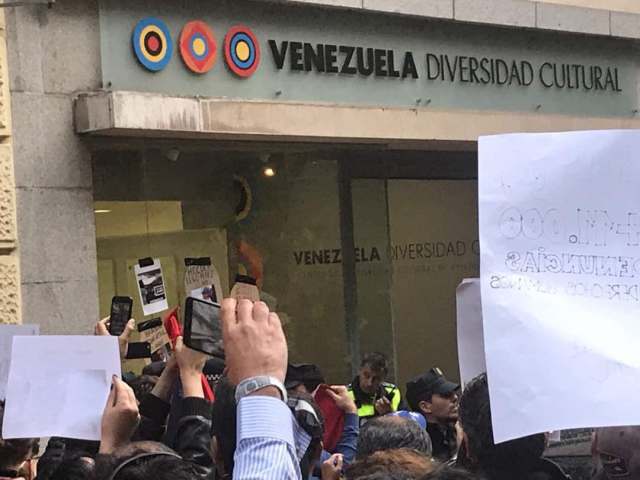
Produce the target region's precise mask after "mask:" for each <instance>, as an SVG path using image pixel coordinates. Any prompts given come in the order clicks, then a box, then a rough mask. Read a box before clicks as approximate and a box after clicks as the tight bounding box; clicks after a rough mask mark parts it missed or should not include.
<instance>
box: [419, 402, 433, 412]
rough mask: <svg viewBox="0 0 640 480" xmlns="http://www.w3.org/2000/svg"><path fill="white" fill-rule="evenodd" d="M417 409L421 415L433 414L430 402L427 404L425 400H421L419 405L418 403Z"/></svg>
mask: <svg viewBox="0 0 640 480" xmlns="http://www.w3.org/2000/svg"><path fill="white" fill-rule="evenodd" d="M418 408H419V409H420V411H421V412H422V413H425V414H427V413H428V414H431V413H433V409H432V406H431V402H427V401H426V400H422V401H421V402H420V403H418Z"/></svg>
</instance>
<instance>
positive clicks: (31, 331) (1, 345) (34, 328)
mask: <svg viewBox="0 0 640 480" xmlns="http://www.w3.org/2000/svg"><path fill="white" fill-rule="evenodd" d="M39 333H40V326H39V325H0V400H4V398H5V396H6V389H7V380H8V379H9V365H10V364H11V346H12V344H13V337H15V336H16V335H38V334H39Z"/></svg>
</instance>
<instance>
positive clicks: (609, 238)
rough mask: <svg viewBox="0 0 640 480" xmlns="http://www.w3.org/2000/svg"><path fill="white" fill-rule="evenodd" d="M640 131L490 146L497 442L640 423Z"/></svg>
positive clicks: (482, 164)
mask: <svg viewBox="0 0 640 480" xmlns="http://www.w3.org/2000/svg"><path fill="white" fill-rule="evenodd" d="M639 184H640V132H638V131H593V132H572V133H554V134H523V135H502V136H494V137H482V138H480V140H479V206H480V246H481V273H482V275H481V281H482V313H483V319H484V339H485V353H486V360H487V369H488V376H489V389H490V394H491V412H492V417H493V430H494V437H495V440H496V441H497V442H501V441H505V440H509V439H512V438H516V437H521V436H524V435H528V434H532V433H537V432H544V431H549V430H560V429H567V428H579V427H599V426H607V425H637V424H640V409H638V405H637V398H638V397H640V348H638V345H639V342H640V188H639Z"/></svg>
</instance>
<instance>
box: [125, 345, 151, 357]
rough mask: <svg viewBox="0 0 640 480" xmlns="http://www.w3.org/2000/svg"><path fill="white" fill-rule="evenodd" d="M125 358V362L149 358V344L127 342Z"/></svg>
mask: <svg viewBox="0 0 640 480" xmlns="http://www.w3.org/2000/svg"><path fill="white" fill-rule="evenodd" d="M126 358H127V360H133V359H136V358H151V344H150V343H149V342H129V345H128V346H127V356H126Z"/></svg>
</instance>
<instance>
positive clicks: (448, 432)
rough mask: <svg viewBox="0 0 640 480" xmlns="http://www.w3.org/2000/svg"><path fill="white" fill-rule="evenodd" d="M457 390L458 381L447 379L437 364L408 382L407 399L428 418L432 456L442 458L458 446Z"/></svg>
mask: <svg viewBox="0 0 640 480" xmlns="http://www.w3.org/2000/svg"><path fill="white" fill-rule="evenodd" d="M458 390H460V385H458V384H457V383H454V382H450V381H449V380H447V379H446V378H445V376H444V374H443V373H442V370H440V369H439V368H437V367H435V368H432V369H431V370H429V371H428V372H427V373H424V374H422V375H419V376H417V377H416V378H414V379H412V380H410V381H409V382H407V403H408V404H409V407H411V410H413V411H415V412H420V413H422V415H424V417H425V418H426V419H427V432H428V433H429V436H430V437H431V443H432V444H433V457H434V458H435V459H436V460H439V461H441V462H446V461H448V460H450V459H451V458H453V457H454V456H455V454H456V452H457V449H458V443H457V441H456V429H455V425H456V422H457V421H458Z"/></svg>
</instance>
